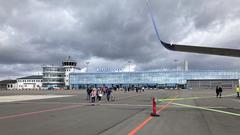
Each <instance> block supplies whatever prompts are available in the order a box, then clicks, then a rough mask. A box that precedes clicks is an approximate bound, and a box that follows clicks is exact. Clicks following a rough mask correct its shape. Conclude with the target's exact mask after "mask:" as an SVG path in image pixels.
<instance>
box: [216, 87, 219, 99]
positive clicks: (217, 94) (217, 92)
mask: <svg viewBox="0 0 240 135" xmlns="http://www.w3.org/2000/svg"><path fill="white" fill-rule="evenodd" d="M218 96H219V87H218V86H216V97H217V98H218Z"/></svg>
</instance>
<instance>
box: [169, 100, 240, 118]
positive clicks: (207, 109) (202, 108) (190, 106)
mask: <svg viewBox="0 0 240 135" xmlns="http://www.w3.org/2000/svg"><path fill="white" fill-rule="evenodd" d="M171 104H174V105H178V106H183V107H188V108H196V109H201V110H206V111H212V112H218V113H223V114H229V115H233V116H238V117H239V116H240V114H238V113H233V112H227V111H222V110H216V109H211V108H205V107H200V106H193V105H187V104H180V103H171Z"/></svg>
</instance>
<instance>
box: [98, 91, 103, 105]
mask: <svg viewBox="0 0 240 135" xmlns="http://www.w3.org/2000/svg"><path fill="white" fill-rule="evenodd" d="M102 96H103V91H102V90H101V89H98V90H97V98H98V101H99V102H101V99H102Z"/></svg>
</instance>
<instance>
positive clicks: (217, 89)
mask: <svg viewBox="0 0 240 135" xmlns="http://www.w3.org/2000/svg"><path fill="white" fill-rule="evenodd" d="M222 92H223V89H222V86H218V85H217V86H216V97H217V98H218V97H219V98H222Z"/></svg>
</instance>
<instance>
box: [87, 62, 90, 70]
mask: <svg viewBox="0 0 240 135" xmlns="http://www.w3.org/2000/svg"><path fill="white" fill-rule="evenodd" d="M89 63H90V62H89V61H87V62H86V65H87V70H86V72H88V65H89Z"/></svg>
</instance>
